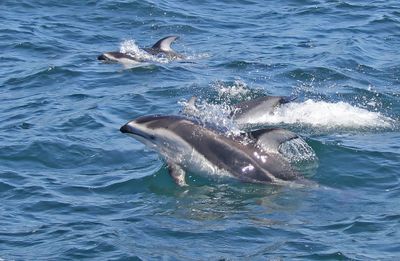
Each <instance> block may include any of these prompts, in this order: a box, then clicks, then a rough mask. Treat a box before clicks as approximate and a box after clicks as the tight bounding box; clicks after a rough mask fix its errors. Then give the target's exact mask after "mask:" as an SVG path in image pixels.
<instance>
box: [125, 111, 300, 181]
mask: <svg viewBox="0 0 400 261" xmlns="http://www.w3.org/2000/svg"><path fill="white" fill-rule="evenodd" d="M120 131H121V132H122V133H126V134H129V135H130V136H132V137H134V138H135V139H137V140H139V141H141V142H142V143H144V144H145V145H147V146H148V147H149V148H150V149H153V150H155V151H157V152H158V153H159V154H160V155H161V156H162V157H163V158H164V160H165V161H166V163H167V165H168V170H169V173H170V175H171V177H172V178H173V179H174V181H175V182H176V183H177V184H178V185H180V186H186V181H185V173H186V172H187V171H190V172H193V173H199V174H203V175H205V176H208V177H214V178H221V177H230V178H236V179H238V180H240V181H243V182H250V183H263V184H292V183H293V182H292V181H296V182H298V181H300V182H299V184H301V183H303V182H301V181H302V180H304V179H303V177H302V176H301V175H300V174H299V173H298V172H297V171H295V170H294V169H293V168H292V166H291V165H290V163H289V162H288V160H286V159H285V158H284V157H283V156H282V155H281V154H280V153H279V147H280V145H281V144H282V143H284V142H287V141H289V140H292V139H301V138H300V137H299V136H297V135H296V134H295V133H293V132H290V131H287V130H284V129H279V128H273V129H261V130H256V131H252V132H248V133H245V134H243V135H242V136H237V137H228V136H225V135H224V134H222V133H218V132H217V131H215V130H213V129H211V128H207V127H204V126H203V125H202V124H201V123H200V122H197V121H195V120H192V119H188V118H185V117H181V116H173V115H150V116H142V117H139V118H137V119H134V120H132V121H129V122H128V123H126V124H125V125H123V126H122V127H121V129H120Z"/></svg>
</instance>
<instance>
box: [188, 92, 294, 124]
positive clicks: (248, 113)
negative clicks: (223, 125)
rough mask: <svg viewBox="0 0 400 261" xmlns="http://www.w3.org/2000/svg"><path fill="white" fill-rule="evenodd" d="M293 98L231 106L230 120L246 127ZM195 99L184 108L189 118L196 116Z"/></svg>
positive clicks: (266, 98) (278, 97)
mask: <svg viewBox="0 0 400 261" xmlns="http://www.w3.org/2000/svg"><path fill="white" fill-rule="evenodd" d="M295 99H296V98H295V97H286V96H263V97H259V98H256V99H253V100H250V101H245V102H240V103H238V104H234V105H232V106H231V108H232V112H231V115H230V116H231V117H232V119H233V120H234V121H235V122H236V123H237V124H238V125H239V126H246V125H247V124H249V123H251V122H252V120H253V119H257V118H260V117H263V116H264V115H268V114H273V112H274V110H275V109H276V108H277V107H279V106H280V105H282V104H285V103H289V102H291V101H293V100H295ZM196 100H197V97H195V96H193V97H192V98H190V100H189V101H188V103H187V106H186V107H185V108H184V113H185V114H187V115H190V116H196V114H197V113H198V108H197V106H196Z"/></svg>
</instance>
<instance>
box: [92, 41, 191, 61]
mask: <svg viewBox="0 0 400 261" xmlns="http://www.w3.org/2000/svg"><path fill="white" fill-rule="evenodd" d="M178 38H179V37H178V36H167V37H164V38H162V39H161V40H159V41H157V42H156V43H155V44H154V45H153V46H152V47H150V48H143V50H144V51H146V52H147V53H148V54H150V55H155V56H157V55H160V56H162V57H165V58H167V59H170V60H176V59H183V58H184V56H183V55H182V54H179V53H177V52H175V51H174V50H173V49H172V48H171V44H172V43H173V42H174V41H175V40H176V39H178ZM97 59H98V60H100V61H104V62H120V63H140V62H144V61H146V59H145V58H144V57H139V56H138V55H137V54H134V53H122V52H105V53H103V54H101V55H99V56H98V57H97Z"/></svg>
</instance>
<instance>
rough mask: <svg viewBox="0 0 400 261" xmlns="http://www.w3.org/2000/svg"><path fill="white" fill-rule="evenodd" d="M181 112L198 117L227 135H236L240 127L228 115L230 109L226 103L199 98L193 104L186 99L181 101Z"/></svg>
mask: <svg viewBox="0 0 400 261" xmlns="http://www.w3.org/2000/svg"><path fill="white" fill-rule="evenodd" d="M180 104H181V106H182V107H183V113H184V114H186V115H188V116H192V117H195V118H197V119H199V120H200V121H201V122H202V123H204V124H205V125H211V126H213V127H215V128H216V129H218V130H221V131H223V132H225V133H226V134H227V135H238V134H239V133H240V129H239V127H238V125H237V124H236V123H235V121H234V120H233V119H232V118H231V117H230V114H231V111H232V109H231V108H230V106H229V105H228V104H226V103H223V104H212V103H207V102H206V101H204V100H200V101H198V102H197V103H196V105H195V106H193V104H190V103H189V102H187V101H181V102H180Z"/></svg>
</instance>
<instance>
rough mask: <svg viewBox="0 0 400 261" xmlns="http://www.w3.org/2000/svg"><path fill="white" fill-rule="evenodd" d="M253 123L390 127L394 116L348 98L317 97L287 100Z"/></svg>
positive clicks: (253, 120)
mask: <svg viewBox="0 0 400 261" xmlns="http://www.w3.org/2000/svg"><path fill="white" fill-rule="evenodd" d="M249 123H255V124H257V123H258V124H260V123H268V124H279V123H286V124H304V125H311V126H313V127H321V128H327V129H332V128H351V129H358V128H390V127H393V124H394V120H393V119H391V118H389V117H386V116H384V115H383V114H381V113H380V112H372V111H368V110H366V109H362V108H359V107H356V106H352V105H351V104H349V103H346V102H336V103H331V102H325V101H313V100H311V99H309V100H306V101H305V102H302V103H287V104H284V105H282V106H280V107H278V108H277V109H276V110H275V111H274V113H273V114H272V115H269V114H265V115H263V116H262V117H259V118H254V119H249Z"/></svg>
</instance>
